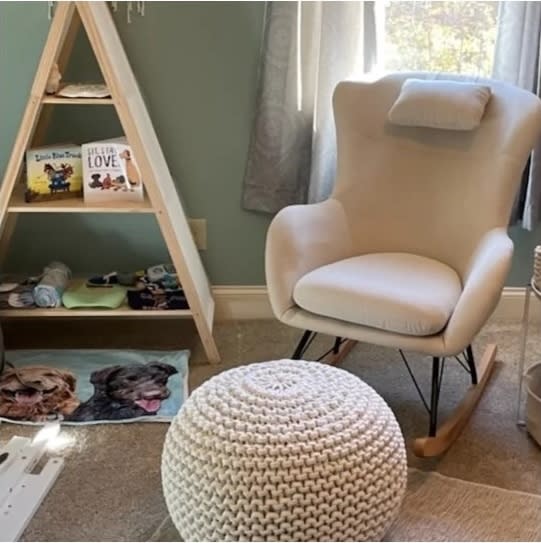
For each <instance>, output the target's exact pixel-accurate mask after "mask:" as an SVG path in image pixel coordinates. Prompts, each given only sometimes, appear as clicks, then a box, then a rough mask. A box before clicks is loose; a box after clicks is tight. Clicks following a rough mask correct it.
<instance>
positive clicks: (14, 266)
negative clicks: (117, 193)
mask: <svg viewBox="0 0 541 543" xmlns="http://www.w3.org/2000/svg"><path fill="white" fill-rule="evenodd" d="M263 9H264V4H263V3H261V2H213V3H206V2H205V3H197V2H182V3H180V2H178V3H177V2H159V3H158V2H156V3H151V2H147V4H146V15H145V17H144V18H139V17H137V16H135V17H134V20H133V22H132V24H127V23H126V20H125V12H124V9H121V11H120V12H119V13H118V14H117V15H116V19H117V25H118V28H119V31H120V34H121V38H122V40H123V42H124V44H125V47H126V49H127V52H128V56H129V57H130V59H131V62H132V66H133V68H134V71H135V74H136V77H137V78H138V80H139V83H140V86H141V89H142V91H143V94H144V96H145V98H146V101H147V106H148V108H149V111H150V114H151V117H152V118H153V120H154V125H155V128H156V131H157V133H158V136H159V138H160V141H161V144H162V147H163V149H164V152H165V155H166V157H167V160H168V163H169V167H170V170H171V172H172V174H173V177H174V178H175V180H176V182H177V184H178V187H179V191H180V193H181V194H182V198H183V201H184V204H185V207H186V209H187V212H188V214H189V216H191V217H204V218H206V219H207V221H208V250H207V251H206V252H203V253H202V255H203V258H204V262H205V265H206V267H207V269H208V272H209V275H210V278H211V281H212V282H213V283H214V284H238V285H247V284H262V283H263V282H264V272H263V253H264V239H265V232H266V228H267V226H268V223H269V217H267V216H264V215H258V214H256V213H251V212H246V211H244V210H242V209H241V204H240V202H241V190H242V178H243V174H244V167H245V160H246V152H247V148H248V142H249V137H250V125H251V121H252V116H253V112H254V103H255V94H256V88H257V66H258V55H259V47H260V43H261V31H262V18H263ZM47 30H48V21H47V7H46V3H45V2H0V171H1V172H2V173H3V170H4V168H5V165H6V161H7V158H8V156H9V152H10V150H11V145H12V143H13V139H14V137H15V133H16V130H17V127H18V123H19V121H20V118H21V115H22V111H23V107H24V104H25V102H26V98H27V93H28V91H29V89H30V85H31V82H32V78H33V75H34V71H35V68H36V64H37V61H38V58H39V54H40V52H41V48H42V46H43V43H44V40H45V37H46V33H47ZM74 58H75V60H76V62H75V63H74V64H73V65H72V66H70V69H69V71H68V74H67V75H71V76H72V77H73V78H75V79H77V78H79V79H85V78H93V77H95V76H96V66H95V63H94V62H93V61H92V58H91V56H90V55H89V52H88V45H87V43H86V41H85V40H80V41H79V43H78V44H77V47H76V53H75V55H74ZM118 134H120V128H119V125H118V123H117V122H116V120H115V118H114V115H112V111H111V110H110V109H109V108H105V107H103V108H74V107H72V106H70V108H69V109H68V108H63V109H62V110H61V111H60V112H59V113H58V114H57V115H56V116H55V119H54V122H53V126H52V130H51V131H50V134H49V139H50V141H51V142H52V141H66V140H69V139H72V140H75V141H85V140H88V139H93V138H100V137H111V136H115V135H118ZM511 235H512V237H513V239H514V240H515V242H516V252H515V259H514V263H513V269H512V271H511V274H510V277H509V280H508V284H509V285H513V286H518V285H522V284H524V283H525V281H527V280H528V278H529V276H530V270H531V260H532V257H531V255H532V251H533V247H534V246H535V245H536V244H537V243H538V242H539V243H541V228H540V229H538V230H537V231H536V232H525V231H523V230H521V229H518V228H513V229H511ZM12 247H13V250H12V251H11V252H10V255H9V260H8V268H9V269H10V270H29V271H32V272H36V271H39V270H40V269H41V267H42V266H43V265H44V264H46V263H47V262H48V261H49V260H50V259H53V258H54V259H61V260H64V261H65V262H66V263H67V264H68V265H70V266H71V267H72V268H73V269H74V270H76V271H79V272H85V273H90V272H92V273H94V272H101V271H106V270H109V269H115V268H116V269H122V268H123V269H132V268H138V267H142V266H145V265H148V264H153V263H157V262H160V261H162V260H164V259H166V258H167V253H166V250H165V248H164V246H163V243H162V241H161V237H160V235H159V231H158V228H157V225H156V224H155V222H154V219H153V218H151V217H127V216H118V215H117V216H92V215H84V216H79V217H75V216H69V215H55V216H47V217H46V216H38V215H36V216H32V217H29V216H24V217H23V218H22V219H21V220H20V221H19V224H18V228H17V232H16V235H15V238H14V243H13V246H12Z"/></svg>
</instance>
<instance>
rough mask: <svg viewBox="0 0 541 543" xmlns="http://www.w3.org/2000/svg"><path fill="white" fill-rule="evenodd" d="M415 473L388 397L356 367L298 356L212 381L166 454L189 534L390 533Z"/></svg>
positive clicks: (203, 537)
mask: <svg viewBox="0 0 541 543" xmlns="http://www.w3.org/2000/svg"><path fill="white" fill-rule="evenodd" d="M406 478H407V467H406V453H405V448H404V440H403V437H402V433H401V431H400V428H399V426H398V424H397V422H396V419H395V417H394V415H393V413H392V412H391V410H390V409H389V408H388V406H387V405H386V404H385V402H384V401H383V399H382V398H381V397H380V396H378V394H377V393H376V392H375V391H374V390H373V389H372V388H371V387H369V386H368V385H366V384H365V383H363V382H362V381H361V380H360V379H358V378H357V377H355V376H354V375H351V374H349V373H347V372H346V371H343V370H340V369H336V368H333V367H330V366H326V365H323V364H320V363H317V362H303V361H299V360H279V361H273V362H263V363H258V364H250V365H247V366H243V367H239V368H235V369H231V370H228V371H225V372H223V373H221V374H219V375H217V376H216V377H213V378H212V379H210V380H209V381H207V382H206V383H204V384H203V385H202V386H200V387H199V388H198V389H196V390H195V391H194V392H193V394H192V395H191V396H190V397H189V398H188V400H187V401H186V403H185V404H184V406H183V407H182V409H181V410H180V412H179V413H178V415H177V416H176V417H175V419H174V421H173V422H172V424H171V427H170V428H169V431H168V433H167V437H166V440H165V446H164V451H163V457H162V480H163V490H164V494H165V499H166V502H167V507H168V509H169V512H170V514H171V517H172V519H173V522H174V523H175V526H176V527H177V529H178V531H179V533H180V535H181V536H182V537H183V539H184V540H185V541H363V540H379V539H381V538H382V537H383V535H384V534H385V532H386V530H387V529H388V528H389V526H390V524H391V523H392V521H393V520H394V518H395V517H396V515H397V513H398V510H399V507H400V504H401V501H402V498H403V495H404V491H405V486H406Z"/></svg>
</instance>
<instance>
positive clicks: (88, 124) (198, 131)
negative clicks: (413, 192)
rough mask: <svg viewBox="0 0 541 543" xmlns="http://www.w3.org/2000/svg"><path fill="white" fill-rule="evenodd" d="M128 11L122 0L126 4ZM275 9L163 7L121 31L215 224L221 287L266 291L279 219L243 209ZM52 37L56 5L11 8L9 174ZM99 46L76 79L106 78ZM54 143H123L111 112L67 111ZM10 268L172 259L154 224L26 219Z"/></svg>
mask: <svg viewBox="0 0 541 543" xmlns="http://www.w3.org/2000/svg"><path fill="white" fill-rule="evenodd" d="M119 4H120V3H119ZM263 9H264V4H263V3H256V2H253V3H252V2H246V3H243V2H215V3H214V2H213V3H197V2H182V3H180V2H179V3H177V2H163V3H162V2H160V3H151V2H147V4H146V14H145V17H144V18H140V17H137V16H134V18H133V22H132V23H131V24H127V23H126V18H125V10H124V8H123V7H121V8H120V9H119V13H118V14H117V16H116V19H117V24H118V28H119V31H120V34H121V38H122V40H123V43H124V44H125V47H126V50H127V52H128V56H129V58H130V60H131V63H132V66H133V69H134V71H135V74H136V77H137V79H138V81H139V83H140V86H141V89H142V92H143V94H144V96H145V99H146V101H147V107H148V109H149V111H150V115H151V117H152V119H153V121H154V126H155V129H156V131H157V133H158V137H159V138H160V142H161V145H162V148H163V150H164V153H165V155H166V157H167V160H168V164H169V168H170V170H171V172H172V174H173V177H174V178H175V180H176V182H177V185H178V188H179V192H180V193H181V194H182V198H183V202H184V204H185V207H186V209H187V212H188V214H189V216H190V217H201V218H206V219H207V223H208V250H207V251H205V252H203V253H202V255H203V258H204V261H205V265H206V267H207V269H208V272H209V275H210V278H211V281H212V282H213V283H214V284H261V283H263V281H264V272H263V249H264V239H265V233H266V229H267V225H268V223H269V218H268V217H266V216H261V215H258V214H256V213H251V212H247V211H244V210H242V209H241V190H242V178H243V174H244V168H245V161H246V153H247V148H248V143H249V137H250V127H251V122H252V116H253V111H254V104H255V95H256V89H257V68H258V57H259V48H260V42H261V32H262V21H263ZM47 30H48V20H47V6H46V3H43V2H42V3H39V2H32V3H30V2H24V3H23V2H1V3H0V122H1V130H0V134H1V138H2V139H1V141H0V171H1V172H2V173H3V170H4V168H5V165H6V161H7V157H8V156H9V153H10V150H11V145H12V142H13V139H14V137H15V133H16V130H17V127H18V123H19V121H20V118H21V114H22V110H23V107H24V104H25V102H26V98H27V93H28V91H29V89H30V85H31V81H32V77H33V74H34V70H35V68H36V64H37V62H38V58H39V54H40V52H41V48H42V46H43V43H44V40H45V37H46V33H47ZM87 53H88V50H87V45H86V43H85V41H83V40H81V42H80V43H78V45H77V48H76V53H75V55H74V58H75V59H76V61H77V62H76V63H75V65H72V66H71V67H70V70H69V72H71V73H72V75H75V77H80V78H81V79H83V78H86V77H87V76H90V77H92V76H93V75H95V63H94V62H92V61H90V62H89V55H88V54H87ZM53 127H54V130H52V131H51V133H50V135H49V138H50V140H51V141H53V140H55V141H66V140H69V139H72V140H73V139H74V140H75V141H85V140H88V139H92V138H100V137H111V136H116V135H118V134H120V133H121V132H120V129H119V125H118V123H117V122H116V120H115V118H114V116H113V115H112V110H111V108H106V107H100V108H74V107H73V106H69V110H68V109H67V107H66V108H63V109H62V111H61V112H60V114H59V115H55V120H54V123H53ZM13 241H14V243H13V251H11V253H10V255H9V260H8V267H9V269H12V270H32V271H37V270H39V269H40V268H41V267H42V266H43V265H44V264H46V263H47V261H49V260H50V259H53V258H55V259H56V258H58V259H61V260H64V261H65V262H66V263H67V264H68V265H70V266H71V267H72V268H73V269H75V270H77V271H80V272H99V271H104V270H109V269H118V268H124V269H130V268H138V267H142V266H145V265H148V264H152V263H157V262H160V261H162V260H164V259H166V258H167V253H166V250H165V248H164V246H163V243H162V241H161V236H160V234H159V231H158V228H157V225H156V224H155V221H154V219H153V218H152V217H138V216H135V217H126V216H118V215H115V216H112V215H107V216H92V215H84V216H79V217H75V216H68V215H55V216H51V215H49V216H47V217H46V216H37V215H36V216H32V217H28V216H25V217H23V218H22V219H21V220H20V221H19V224H18V228H17V232H16V235H15V237H14V240H13Z"/></svg>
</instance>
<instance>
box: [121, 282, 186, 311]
mask: <svg viewBox="0 0 541 543" xmlns="http://www.w3.org/2000/svg"><path fill="white" fill-rule="evenodd" d="M128 305H129V306H130V307H131V308H132V309H147V310H150V311H152V310H156V309H188V307H189V306H188V301H187V300H186V296H185V295H184V291H183V290H182V289H160V288H149V287H145V288H143V289H141V290H128Z"/></svg>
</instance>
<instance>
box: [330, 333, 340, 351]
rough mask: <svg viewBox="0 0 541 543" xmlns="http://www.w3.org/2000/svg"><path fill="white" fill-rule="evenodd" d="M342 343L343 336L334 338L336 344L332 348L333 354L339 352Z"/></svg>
mask: <svg viewBox="0 0 541 543" xmlns="http://www.w3.org/2000/svg"><path fill="white" fill-rule="evenodd" d="M341 343H342V338H341V337H338V336H336V339H335V340H334V346H333V348H332V354H338V352H339V351H340V344H341Z"/></svg>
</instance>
